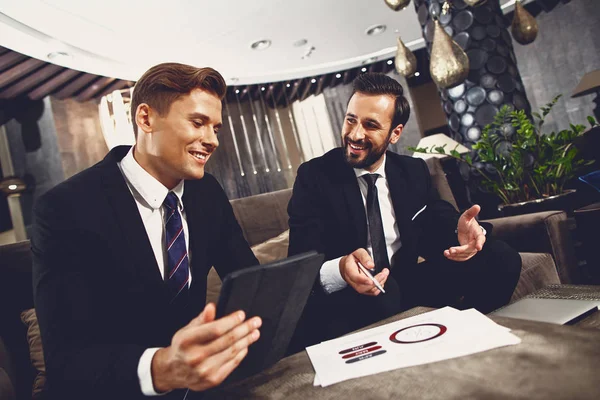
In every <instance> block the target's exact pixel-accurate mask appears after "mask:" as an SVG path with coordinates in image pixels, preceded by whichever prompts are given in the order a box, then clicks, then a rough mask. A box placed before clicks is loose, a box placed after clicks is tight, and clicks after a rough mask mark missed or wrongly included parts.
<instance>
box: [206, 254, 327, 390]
mask: <svg viewBox="0 0 600 400" xmlns="http://www.w3.org/2000/svg"><path fill="white" fill-rule="evenodd" d="M321 265H323V255H321V254H318V253H317V252H314V251H312V252H308V253H303V254H299V255H296V256H293V257H289V258H286V259H283V260H279V261H275V262H272V263H270V264H265V265H258V266H255V267H250V268H246V269H242V270H239V271H235V272H232V273H230V274H229V275H227V276H226V277H225V279H223V286H222V287H221V293H220V294H219V300H218V302H217V318H221V317H223V316H226V315H228V314H230V313H232V312H234V311H237V310H243V311H244V312H245V313H246V316H247V318H250V317H254V316H259V317H261V318H262V326H261V328H260V338H259V339H258V341H256V342H255V343H254V344H252V345H251V346H250V347H249V349H248V354H247V355H246V357H245V358H244V360H243V361H242V362H241V363H240V365H239V366H238V368H236V369H235V370H234V371H233V373H232V374H231V375H230V376H229V378H228V379H227V381H232V380H238V379H241V378H245V377H247V376H250V375H253V374H255V373H258V372H260V371H262V370H263V369H265V368H267V367H269V366H271V365H273V364H275V363H276V362H277V361H279V360H280V359H281V358H282V357H283V356H284V354H285V352H286V350H287V347H288V345H289V342H290V340H291V338H292V335H293V333H294V330H295V329H296V324H297V323H298V320H299V319H300V316H301V314H302V311H303V310H304V306H305V304H306V301H307V300H308V296H309V295H310V292H311V290H312V287H313V284H314V282H315V279H316V277H317V273H318V272H319V269H320V268H321Z"/></svg>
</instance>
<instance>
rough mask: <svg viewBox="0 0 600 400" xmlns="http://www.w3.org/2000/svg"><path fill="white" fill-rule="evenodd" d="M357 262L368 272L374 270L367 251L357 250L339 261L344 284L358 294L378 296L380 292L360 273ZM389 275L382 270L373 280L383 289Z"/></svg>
mask: <svg viewBox="0 0 600 400" xmlns="http://www.w3.org/2000/svg"><path fill="white" fill-rule="evenodd" d="M357 261H359V262H360V263H361V264H362V265H363V267H365V268H367V269H369V270H372V269H373V268H375V264H374V263H373V260H372V259H371V256H370V255H369V253H368V252H367V250H365V249H357V250H354V251H353V252H352V253H351V254H348V255H347V256H344V257H342V258H341V259H340V273H341V274H342V278H344V280H345V281H346V283H348V285H350V286H352V288H354V290H356V291H357V292H358V293H360V294H365V295H367V296H377V295H379V293H381V291H380V290H379V289H377V287H376V286H375V284H374V283H373V282H372V281H371V279H369V277H368V276H366V275H365V273H364V272H362V270H361V269H360V267H359V266H358V264H357ZM389 274H390V270H389V269H387V268H384V269H383V271H381V272H380V273H378V274H377V275H375V276H374V278H375V279H376V280H377V281H379V283H380V284H381V287H384V284H385V281H386V280H387V278H388V276H389Z"/></svg>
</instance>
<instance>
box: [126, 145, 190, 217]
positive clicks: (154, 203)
mask: <svg viewBox="0 0 600 400" xmlns="http://www.w3.org/2000/svg"><path fill="white" fill-rule="evenodd" d="M133 149H134V146H132V147H131V149H130V150H129V152H128V153H127V155H126V156H125V157H124V158H123V160H121V171H123V175H124V176H125V179H126V180H127V181H128V182H129V184H130V185H131V187H132V189H133V190H135V191H136V192H137V193H138V194H139V195H140V197H141V198H142V199H143V200H144V201H145V202H146V203H147V204H148V206H150V207H151V208H153V209H159V208H160V207H162V204H163V202H164V201H165V198H166V197H167V194H169V189H167V188H166V187H165V186H164V185H163V184H162V183H160V182H159V181H158V180H157V179H156V178H155V177H153V176H152V175H150V174H149V173H148V171H146V170H145V169H144V168H142V166H141V165H140V164H138V162H137V161H136V159H135V158H134V157H133ZM183 186H184V181H183V180H182V181H181V182H179V183H178V184H177V186H175V187H174V188H173V189H172V190H171V192H173V193H175V195H176V196H177V198H178V199H179V208H182V205H183Z"/></svg>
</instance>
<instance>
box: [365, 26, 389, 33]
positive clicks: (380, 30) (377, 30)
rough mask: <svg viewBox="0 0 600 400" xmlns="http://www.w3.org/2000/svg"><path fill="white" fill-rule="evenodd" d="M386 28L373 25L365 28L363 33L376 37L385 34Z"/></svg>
mask: <svg viewBox="0 0 600 400" xmlns="http://www.w3.org/2000/svg"><path fill="white" fill-rule="evenodd" d="M385 29H386V26H385V25H373V26H370V27H368V28H367V30H366V31H365V33H366V34H367V35H368V36H377V35H381V34H382V33H383V32H385Z"/></svg>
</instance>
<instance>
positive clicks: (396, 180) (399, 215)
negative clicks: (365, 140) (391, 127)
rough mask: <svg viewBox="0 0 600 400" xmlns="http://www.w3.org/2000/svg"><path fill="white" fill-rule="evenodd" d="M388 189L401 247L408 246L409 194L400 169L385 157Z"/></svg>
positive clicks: (409, 222) (391, 159) (409, 234)
mask: <svg viewBox="0 0 600 400" xmlns="http://www.w3.org/2000/svg"><path fill="white" fill-rule="evenodd" d="M385 173H386V175H387V182H388V187H389V190H390V196H391V198H392V206H393V207H394V214H395V215H396V224H397V225H398V231H399V232H400V240H401V241H402V246H403V247H405V245H408V242H409V240H410V239H411V230H410V224H411V215H410V207H409V205H410V198H409V196H410V194H409V192H408V190H407V183H406V178H405V177H404V176H403V171H402V167H401V166H400V165H398V164H397V163H395V162H394V160H393V158H392V157H389V155H388V157H387V161H386V165H385Z"/></svg>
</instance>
